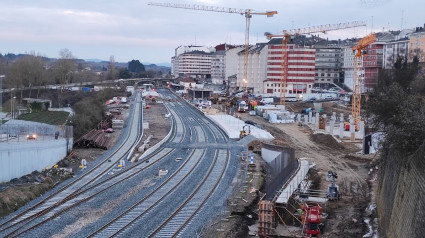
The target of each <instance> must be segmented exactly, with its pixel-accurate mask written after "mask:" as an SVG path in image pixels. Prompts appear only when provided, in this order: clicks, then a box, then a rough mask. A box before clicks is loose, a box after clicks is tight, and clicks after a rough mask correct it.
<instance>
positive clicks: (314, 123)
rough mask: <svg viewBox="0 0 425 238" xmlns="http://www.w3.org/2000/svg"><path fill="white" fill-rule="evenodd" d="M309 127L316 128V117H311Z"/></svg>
mask: <svg viewBox="0 0 425 238" xmlns="http://www.w3.org/2000/svg"><path fill="white" fill-rule="evenodd" d="M311 129H313V130H316V129H317V127H316V117H312V118H311Z"/></svg>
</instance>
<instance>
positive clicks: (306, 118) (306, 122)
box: [304, 115, 308, 125]
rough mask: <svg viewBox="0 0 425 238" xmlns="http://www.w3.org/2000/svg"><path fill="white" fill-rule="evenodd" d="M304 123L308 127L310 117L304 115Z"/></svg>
mask: <svg viewBox="0 0 425 238" xmlns="http://www.w3.org/2000/svg"><path fill="white" fill-rule="evenodd" d="M304 123H305V124H306V125H307V124H308V116H307V115H304Z"/></svg>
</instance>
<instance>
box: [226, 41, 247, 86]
mask: <svg viewBox="0 0 425 238" xmlns="http://www.w3.org/2000/svg"><path fill="white" fill-rule="evenodd" d="M244 48H245V46H242V45H241V46H236V47H234V48H229V49H227V50H226V57H225V65H226V66H225V67H226V72H225V80H226V83H227V85H228V88H229V89H230V90H231V91H233V90H236V86H237V78H238V70H239V69H238V68H239V55H238V53H239V52H240V51H242V50H243V49H244Z"/></svg>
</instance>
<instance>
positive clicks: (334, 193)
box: [326, 171, 341, 201]
mask: <svg viewBox="0 0 425 238" xmlns="http://www.w3.org/2000/svg"><path fill="white" fill-rule="evenodd" d="M337 178H338V175H337V174H336V173H335V172H332V171H328V174H327V176H326V180H327V181H329V182H331V184H329V186H328V191H327V192H326V198H327V199H328V200H331V201H333V200H339V199H341V194H340V193H339V187H338V185H336V183H335V182H336V179H337Z"/></svg>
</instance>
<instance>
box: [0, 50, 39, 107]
mask: <svg viewBox="0 0 425 238" xmlns="http://www.w3.org/2000/svg"><path fill="white" fill-rule="evenodd" d="M44 70H45V69H44V62H43V59H42V57H41V56H36V55H35V53H31V54H28V55H25V56H23V57H20V58H18V59H17V60H15V61H14V62H13V63H12V64H11V66H10V69H9V73H8V77H7V78H8V84H9V86H10V87H11V88H12V87H15V88H17V89H21V98H20V100H21V102H22V94H23V89H24V88H25V87H28V89H29V97H31V92H32V88H33V87H34V86H40V85H42V84H43V73H44ZM37 97H38V93H37Z"/></svg>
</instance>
